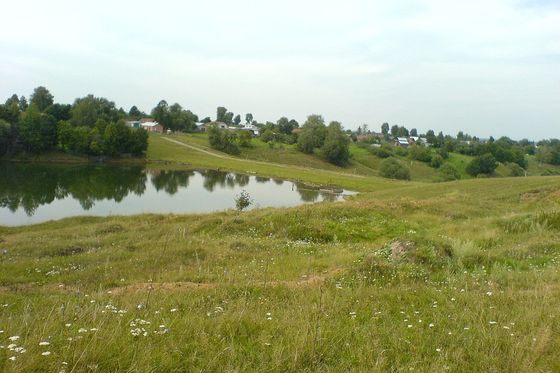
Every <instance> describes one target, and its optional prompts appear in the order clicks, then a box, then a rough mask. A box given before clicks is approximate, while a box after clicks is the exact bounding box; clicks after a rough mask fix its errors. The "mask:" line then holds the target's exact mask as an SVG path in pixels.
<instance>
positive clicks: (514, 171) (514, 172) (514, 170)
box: [508, 163, 525, 177]
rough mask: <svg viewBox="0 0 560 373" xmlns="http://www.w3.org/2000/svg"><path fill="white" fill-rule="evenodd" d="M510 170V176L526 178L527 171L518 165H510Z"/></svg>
mask: <svg viewBox="0 0 560 373" xmlns="http://www.w3.org/2000/svg"><path fill="white" fill-rule="evenodd" d="M508 168H509V176H514V177H517V176H525V170H524V169H523V167H521V166H520V165H518V164H517V163H509V164H508Z"/></svg>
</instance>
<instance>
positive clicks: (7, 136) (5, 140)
mask: <svg viewBox="0 0 560 373" xmlns="http://www.w3.org/2000/svg"><path fill="white" fill-rule="evenodd" d="M12 141H13V138H12V125H11V124H10V123H8V122H6V121H5V120H4V119H0V156H2V155H4V154H6V153H8V152H9V151H10V149H11V147H12Z"/></svg>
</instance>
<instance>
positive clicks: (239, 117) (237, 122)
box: [233, 114, 241, 126]
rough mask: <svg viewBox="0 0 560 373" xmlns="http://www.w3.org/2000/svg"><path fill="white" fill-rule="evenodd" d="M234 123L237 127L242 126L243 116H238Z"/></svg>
mask: <svg viewBox="0 0 560 373" xmlns="http://www.w3.org/2000/svg"><path fill="white" fill-rule="evenodd" d="M233 123H235V125H236V126H239V125H240V124H241V115H239V114H237V115H236V116H235V118H233Z"/></svg>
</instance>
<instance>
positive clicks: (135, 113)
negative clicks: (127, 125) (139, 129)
mask: <svg viewBox="0 0 560 373" xmlns="http://www.w3.org/2000/svg"><path fill="white" fill-rule="evenodd" d="M128 116H129V117H130V118H132V119H140V118H141V117H143V116H144V114H143V113H142V112H141V111H140V110H139V109H138V108H137V107H136V105H133V106H132V107H131V108H130V110H129V111H128Z"/></svg>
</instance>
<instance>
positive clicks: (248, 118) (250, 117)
mask: <svg viewBox="0 0 560 373" xmlns="http://www.w3.org/2000/svg"><path fill="white" fill-rule="evenodd" d="M245 123H247V124H248V125H249V124H251V123H253V114H251V113H247V114H245Z"/></svg>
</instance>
